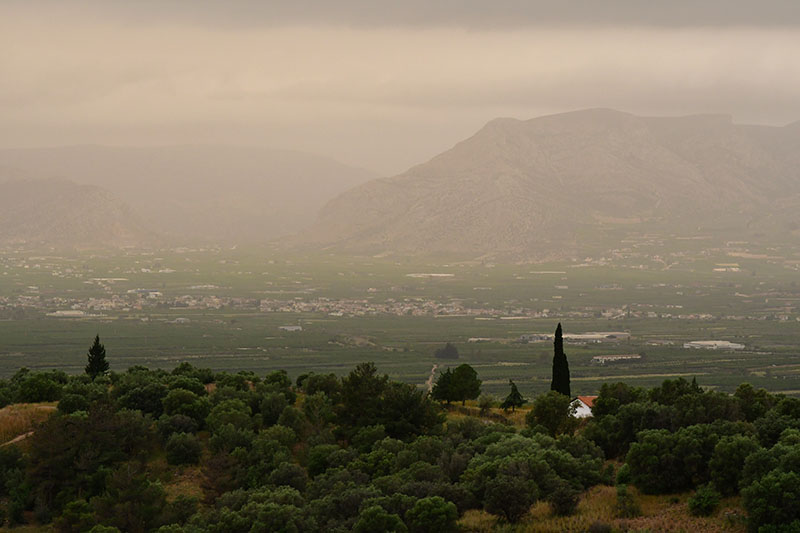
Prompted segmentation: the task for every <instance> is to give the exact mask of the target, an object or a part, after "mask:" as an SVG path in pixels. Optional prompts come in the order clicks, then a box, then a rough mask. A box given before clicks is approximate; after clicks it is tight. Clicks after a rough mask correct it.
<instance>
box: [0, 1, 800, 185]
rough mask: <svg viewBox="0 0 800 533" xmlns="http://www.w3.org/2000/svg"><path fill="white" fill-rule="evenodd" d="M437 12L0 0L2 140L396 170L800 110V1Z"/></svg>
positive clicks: (781, 118)
mask: <svg viewBox="0 0 800 533" xmlns="http://www.w3.org/2000/svg"><path fill="white" fill-rule="evenodd" d="M723 3H724V4H726V5H727V6H728V8H727V9H725V10H724V11H722V10H721V11H719V12H717V15H718V16H717V17H716V18H714V17H713V16H712V15H713V14H714V12H713V11H712V8H713V7H714V6H717V7H719V6H720V4H723ZM270 4H272V3H270ZM279 4H284V3H279ZM393 4H394V3H393ZM430 4H431V5H433V6H435V7H431V8H430V9H427V8H426V9H427V11H426V9H423V8H422V7H421V6H422V4H420V6H418V7H420V9H421V11H420V12H419V13H428V15H426V16H424V17H421V16H418V17H417V18H419V19H420V20H416V21H415V20H413V17H415V16H417V15H415V13H418V12H416V11H414V10H413V9H411V8H409V7H408V6H406V7H404V8H389V7H386V9H385V11H379V12H377V15H381V16H377V15H374V16H370V15H369V13H370V11H369V10H367V11H363V12H362V11H360V10H359V9H358V8H359V7H364V6H363V4H362V3H360V2H345V3H344V4H338V5H340V7H341V9H340V10H331V9H329V8H322V7H321V6H323V5H328V4H323V3H320V4H318V5H317V6H318V7H320V9H319V10H317V9H312V8H311V7H307V6H306V8H305V11H304V10H303V9H304V8H303V6H304V5H305V4H303V3H301V4H297V3H293V4H292V5H294V6H295V7H293V8H283V9H277V8H275V7H274V6H272V7H259V6H261V5H262V3H260V2H259V3H250V2H240V3H233V4H230V3H225V4H222V3H208V4H206V3H203V2H193V3H192V4H191V6H192V7H191V8H190V10H189V11H188V12H187V10H186V5H187V4H186V3H181V4H180V5H182V6H183V7H184V11H183V12H181V11H180V10H178V4H172V3H169V2H166V3H159V6H160V7H159V8H158V9H157V10H156V8H155V7H153V6H155V5H156V4H151V3H141V2H140V3H126V4H116V3H111V4H107V5H104V6H103V7H101V5H100V4H99V3H91V2H89V3H81V4H74V5H75V6H77V5H80V9H77V8H76V9H67V8H65V7H64V6H69V5H70V4H69V3H60V4H55V3H54V4H52V5H50V4H47V3H36V4H35V5H34V3H24V4H23V3H17V2H13V1H12V2H9V3H6V4H4V5H3V6H2V7H0V49H2V50H3V52H2V53H0V115H2V116H3V117H4V118H3V123H2V125H0V146H42V145H54V144H75V143H110V144H169V143H198V142H225V143H243V144H255V145H269V146H274V147H280V148H296V149H301V150H307V151H313V152H319V153H324V154H328V155H333V156H335V157H337V158H339V159H341V160H343V161H345V162H348V163H356V164H361V165H364V166H368V167H372V168H375V169H378V170H379V171H382V172H384V173H387V174H388V173H393V172H397V171H400V170H402V169H404V168H405V167H407V166H409V165H411V164H413V163H416V162H419V161H421V160H422V159H424V158H426V157H429V156H431V155H433V154H435V153H436V152H438V151H441V150H442V149H445V148H447V147H448V146H449V145H451V144H452V143H453V142H456V141H457V140H459V139H461V138H463V137H465V136H467V135H469V134H470V133H472V132H473V131H474V130H475V129H477V128H479V127H480V126H481V125H482V124H483V123H485V122H486V121H488V120H490V119H492V118H494V117H496V116H515V117H517V118H529V117H532V116H535V115H539V114H544V113H552V112H559V111H567V110H572V109H578V108H584V107H613V108H617V109H621V110H627V111H632V112H636V113H642V114H688V113H698V112H717V113H729V114H732V115H733V116H734V119H735V120H737V121H740V122H760V123H772V124H783V123H787V122H791V121H794V120H798V119H800V101H798V99H797V97H796V95H797V94H798V93H800V63H798V62H797V60H796V58H797V57H799V56H800V41H799V40H798V39H797V31H796V28H794V27H793V26H792V25H791V24H794V23H796V22H797V17H795V15H797V13H795V12H796V11H797V8H795V7H794V5H795V3H793V2H792V3H790V2H773V3H771V4H768V5H767V7H766V8H765V9H763V10H762V11H760V12H759V13H755V14H752V16H751V17H749V18H748V17H746V16H745V15H747V13H745V7H746V6H747V4H750V3H749V2H748V3H747V4H745V3H735V2H706V3H701V4H698V5H699V6H700V7H702V8H703V9H700V10H699V11H698V10H695V11H696V13H695V18H694V19H691V20H689V19H686V20H683V19H681V20H678V19H679V18H680V17H678V15H679V14H681V13H682V14H683V15H682V16H684V17H687V13H690V12H687V11H686V10H680V9H668V10H667V11H664V12H662V13H661V17H660V18H659V17H656V15H657V14H658V13H654V12H652V10H648V9H645V8H643V7H633V6H632V4H637V5H640V6H641V5H645V4H649V3H639V2H614V3H612V4H613V6H612V7H613V9H611V12H617V11H615V10H617V9H618V10H619V11H618V12H617V14H618V15H620V16H619V17H618V19H616V20H610V19H609V15H608V13H605V14H603V13H600V11H601V10H598V9H594V11H591V10H589V11H588V12H587V13H586V14H584V15H582V16H577V17H575V16H573V17H572V18H570V13H567V12H566V11H564V12H562V10H560V9H557V8H548V9H544V10H543V11H541V12H540V13H539V15H540V16H539V17H536V15H537V13H536V11H534V10H531V9H524V8H523V6H525V5H528V4H527V3H524V4H523V3H522V2H506V3H505V4H502V3H501V7H502V6H505V8H506V9H507V10H508V11H507V12H508V13H515V12H519V13H521V15H520V17H522V18H521V19H519V17H517V18H516V19H515V20H516V22H515V23H513V24H512V23H511V21H506V22H502V16H501V15H502V12H501V11H502V10H498V9H494V10H490V11H488V12H487V11H486V10H485V9H484V8H482V7H481V6H482V5H483V4H484V3H478V2H458V3H454V2H441V3H430ZM221 5H228V6H230V5H234V6H236V7H238V8H239V11H236V12H234V13H233V14H230V13H229V14H228V15H226V13H228V11H225V10H223V11H220V10H221V9H222V8H221V7H219V6H221ZM370 5H372V3H371V4H370ZM388 5H389V4H387V6H388ZM409 5H411V6H413V3H411V4H409ZM571 5H572V4H571ZM48 6H49V8H50V9H48ZM298 6H299V7H298ZM445 7H447V9H445ZM204 8H205V10H204ZM374 9H375V8H374V6H373V10H374ZM720 9H721V8H720ZM248 12H250V13H251V14H252V16H251V18H250V19H249V20H247V17H245V16H244V14H246V13H248ZM437 13H438V14H437ZM592 13H594V14H592ZM704 13H705V14H704ZM270 14H271V17H270V16H267V15H270ZM447 14H450V15H452V16H451V17H446V16H445V15H447ZM777 14H782V15H783V17H778V16H777ZM156 15H160V16H156ZM234 15H236V16H234ZM301 15H306V16H305V17H303V16H301ZM623 15H625V16H623ZM773 15H775V16H773ZM215 16H216V17H217V22H216V23H215V22H214V20H215ZM526 17H527V18H526ZM793 17H794V18H793ZM650 18H656V19H658V20H656V21H655V22H653V21H651V20H650ZM240 19H241V20H240ZM595 19H596V20H595ZM669 19H674V20H673V22H672V23H669V22H668V21H669ZM712 19H713V20H712ZM480 20H484V22H485V23H484V24H479V23H478V22H479V21H480ZM492 20H494V22H492ZM526 20H527V21H528V22H527V23H525V21H526ZM547 20H552V23H544V22H543V21H547ZM617 20H618V21H621V22H617ZM659 21H660V22H659ZM656 22H658V23H656ZM689 22H693V23H692V24H689ZM704 22H705V24H704ZM712 22H714V23H713V24H712ZM745 22H749V23H748V24H745Z"/></svg>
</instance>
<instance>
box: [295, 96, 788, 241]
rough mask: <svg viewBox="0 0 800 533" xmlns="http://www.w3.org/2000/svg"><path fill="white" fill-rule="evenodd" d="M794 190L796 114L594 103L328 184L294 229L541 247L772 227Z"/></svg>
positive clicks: (325, 235)
mask: <svg viewBox="0 0 800 533" xmlns="http://www.w3.org/2000/svg"><path fill="white" fill-rule="evenodd" d="M798 199H800V124H793V125H790V126H786V127H764V126H747V125H737V124H733V123H732V122H731V119H730V118H729V117H725V116H708V115H703V116H689V117H680V118H648V117H637V116H634V115H630V114H627V113H621V112H617V111H612V110H605V109H594V110H587V111H578V112H573V113H565V114H560V115H553V116H546V117H541V118H536V119H532V120H527V121H520V120H514V119H497V120H493V121H491V122H489V123H488V124H487V125H486V126H485V127H484V128H482V129H481V130H480V131H479V132H478V133H476V134H475V135H474V136H473V137H471V138H469V139H467V140H465V141H463V142H461V143H459V144H458V145H456V146H455V147H453V148H452V149H451V150H448V151H447V152H444V153H443V154H441V155H439V156H437V157H435V158H433V159H432V160H430V161H428V162H427V163H424V164H421V165H419V166H416V167H413V168H411V169H410V170H408V171H407V172H405V173H404V174H401V175H399V176H396V177H392V178H386V179H377V180H373V181H370V182H368V183H365V184H363V185H361V186H358V187H356V188H354V189H352V190H350V191H347V192H345V193H343V194H341V195H340V196H338V197H337V198H336V199H334V200H333V201H331V202H330V203H328V205H327V206H325V208H324V209H323V210H322V213H321V215H320V217H319V219H318V220H317V222H316V224H315V225H314V226H313V227H312V228H311V229H310V230H309V231H307V232H305V233H304V234H303V236H302V240H303V241H305V242H307V243H313V244H315V245H322V246H331V247H335V248H340V249H345V250H356V251H369V252H380V251H399V252H423V253H431V252H434V253H435V252H458V253H470V254H478V255H482V254H511V255H517V256H519V255H524V256H538V257H542V256H547V255H553V254H555V255H564V254H580V253H582V252H583V250H586V249H588V248H591V247H596V246H600V243H599V242H598V240H602V239H604V238H608V237H609V236H611V235H617V234H619V232H620V231H623V232H624V231H628V232H642V233H644V232H647V231H658V232H660V233H662V234H663V233H665V232H678V233H680V232H687V233H690V234H696V233H699V232H709V233H712V234H713V233H720V234H722V233H725V234H727V233H731V232H734V233H735V232H742V231H745V232H750V233H751V234H752V233H753V232H757V231H758V232H773V234H776V235H777V234H780V237H781V238H785V237H787V236H789V237H791V236H792V233H791V232H792V231H795V232H796V229H797V228H798V227H800V224H798V222H800V213H799V212H798V210H797V209H795V207H798V206H800V201H798ZM614 232H616V233H614ZM794 237H795V238H796V233H795V235H794Z"/></svg>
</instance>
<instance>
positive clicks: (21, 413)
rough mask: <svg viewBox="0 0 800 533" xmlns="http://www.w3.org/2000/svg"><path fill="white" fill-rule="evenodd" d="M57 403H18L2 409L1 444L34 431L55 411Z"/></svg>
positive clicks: (0, 412) (0, 410) (0, 418)
mask: <svg viewBox="0 0 800 533" xmlns="http://www.w3.org/2000/svg"><path fill="white" fill-rule="evenodd" d="M55 409H56V407H55V403H18V404H13V405H8V406H6V407H3V408H2V409H0V445H3V444H5V443H7V442H10V441H12V440H14V439H15V438H17V437H20V436H22V435H25V434H27V433H30V432H31V431H33V430H34V429H35V428H36V426H38V425H39V424H41V423H42V422H44V421H45V420H47V419H48V418H49V417H50V415H51V414H52V413H53V411H55Z"/></svg>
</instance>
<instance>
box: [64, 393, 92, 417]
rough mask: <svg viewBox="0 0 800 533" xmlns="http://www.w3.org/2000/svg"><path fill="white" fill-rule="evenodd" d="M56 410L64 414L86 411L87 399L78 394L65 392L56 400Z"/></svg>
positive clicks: (87, 407)
mask: <svg viewBox="0 0 800 533" xmlns="http://www.w3.org/2000/svg"><path fill="white" fill-rule="evenodd" d="M58 410H59V411H61V412H62V413H64V414H70V413H74V412H75V411H88V410H89V400H87V399H86V398H84V397H83V396H81V395H79V394H65V395H64V396H63V397H62V398H61V400H60V401H59V402H58Z"/></svg>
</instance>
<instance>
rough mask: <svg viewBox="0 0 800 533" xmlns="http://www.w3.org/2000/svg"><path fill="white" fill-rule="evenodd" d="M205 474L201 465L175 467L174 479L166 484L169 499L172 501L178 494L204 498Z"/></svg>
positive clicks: (200, 499) (199, 498)
mask: <svg viewBox="0 0 800 533" xmlns="http://www.w3.org/2000/svg"><path fill="white" fill-rule="evenodd" d="M202 480H203V474H202V472H201V470H200V467H199V466H189V465H186V466H181V467H177V468H176V469H175V473H174V475H173V476H172V479H170V480H169V482H168V483H165V484H164V490H165V491H166V493H167V499H168V500H170V501H172V500H174V499H175V498H177V497H178V496H193V497H195V498H197V499H198V500H199V501H202V500H203V489H202Z"/></svg>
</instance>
